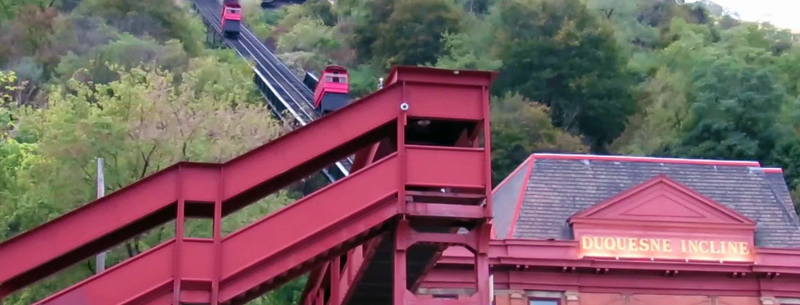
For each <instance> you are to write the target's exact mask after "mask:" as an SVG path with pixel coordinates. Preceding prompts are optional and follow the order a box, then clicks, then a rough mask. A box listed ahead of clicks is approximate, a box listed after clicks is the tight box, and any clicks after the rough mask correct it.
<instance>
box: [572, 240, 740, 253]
mask: <svg viewBox="0 0 800 305" xmlns="http://www.w3.org/2000/svg"><path fill="white" fill-rule="evenodd" d="M673 241H676V242H678V243H679V244H676V245H675V246H676V247H678V250H677V251H676V253H675V254H678V253H683V254H685V255H688V256H685V257H687V258H691V257H692V254H722V256H721V257H720V259H725V258H726V257H728V258H731V257H733V255H748V254H751V252H752V250H751V249H750V244H749V243H747V242H737V241H724V240H698V239H675V240H672V239H669V238H637V237H615V236H581V237H580V247H581V248H582V249H584V250H609V251H620V253H631V254H633V253H634V252H640V253H647V254H650V255H655V256H670V255H671V253H672V252H674V251H673V244H672V242H673ZM727 254H730V255H727Z"/></svg>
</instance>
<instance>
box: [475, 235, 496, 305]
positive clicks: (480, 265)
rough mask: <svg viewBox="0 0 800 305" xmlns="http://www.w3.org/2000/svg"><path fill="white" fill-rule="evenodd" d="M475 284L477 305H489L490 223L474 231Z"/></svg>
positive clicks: (490, 301)
mask: <svg viewBox="0 0 800 305" xmlns="http://www.w3.org/2000/svg"><path fill="white" fill-rule="evenodd" d="M475 230H476V231H477V232H475V233H476V234H475V236H476V237H477V240H476V241H475V244H476V249H475V277H476V278H475V279H476V281H475V283H477V284H476V286H477V287H475V288H476V291H477V296H478V304H481V305H482V304H491V303H492V300H491V296H490V295H489V240H490V234H491V230H492V226H491V224H490V223H483V224H481V225H480V226H479V227H478V228H476V229H475Z"/></svg>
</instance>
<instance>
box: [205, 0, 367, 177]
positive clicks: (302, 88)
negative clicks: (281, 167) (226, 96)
mask: <svg viewBox="0 0 800 305" xmlns="http://www.w3.org/2000/svg"><path fill="white" fill-rule="evenodd" d="M193 5H194V8H195V10H197V11H198V12H199V13H200V15H201V16H202V17H203V19H204V21H205V23H206V25H207V26H208V28H209V30H213V31H214V32H215V33H216V34H217V35H219V37H222V40H223V41H224V42H225V44H226V45H228V46H229V47H230V48H231V49H233V50H234V51H236V53H238V54H239V56H241V57H242V58H245V59H247V58H250V59H253V61H254V62H255V65H254V66H253V65H251V67H252V68H253V70H254V72H255V77H254V81H255V82H256V83H257V85H259V89H261V91H262V94H263V95H264V98H265V99H266V100H267V101H268V104H269V106H270V108H271V109H272V111H273V113H275V114H276V115H277V116H278V117H279V118H281V119H282V120H284V121H287V119H286V118H283V117H282V116H283V113H282V112H283V111H284V110H286V111H287V112H288V113H289V115H291V116H292V117H293V118H294V120H295V121H296V122H297V123H298V124H299V125H300V126H305V125H306V124H308V123H310V122H311V121H313V120H315V119H317V118H319V114H318V113H317V112H316V111H315V110H314V107H313V104H312V103H313V102H312V100H313V98H314V93H313V92H312V91H311V90H310V89H309V88H308V87H306V85H305V84H303V82H302V81H301V80H300V79H298V78H297V76H295V75H294V74H293V73H292V72H291V70H289V68H288V67H286V65H284V64H283V63H282V62H281V61H280V60H279V59H278V58H277V57H275V54H273V53H272V52H271V51H270V50H269V49H268V48H267V47H266V46H265V45H264V44H263V43H262V42H261V40H259V39H258V37H256V36H255V34H253V32H252V31H251V30H250V28H249V27H247V26H246V24H244V23H242V26H241V32H240V33H239V37H238V39H229V38H225V37H223V35H222V34H221V33H222V30H221V28H220V22H221V20H220V15H219V14H220V12H221V10H222V5H221V4H220V3H219V2H218V1H217V0H193ZM352 164H353V163H352V157H348V158H347V159H344V160H342V161H340V162H336V164H335V166H333V167H330V168H327V169H325V170H323V174H324V175H325V176H326V178H328V180H330V181H335V180H338V179H339V178H341V177H344V176H347V175H349V170H350V167H351V166H352Z"/></svg>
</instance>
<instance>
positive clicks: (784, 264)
mask: <svg viewBox="0 0 800 305" xmlns="http://www.w3.org/2000/svg"><path fill="white" fill-rule="evenodd" d="M489 257H490V264H491V265H492V269H493V271H492V274H494V281H495V289H530V290H555V291H566V290H572V291H581V292H609V293H612V292H613V293H664V294H700V295H729V296H730V295H754V296H756V295H761V294H764V293H766V295H775V296H781V297H798V296H800V286H798V285H797V283H800V265H798V264H797V261H800V249H766V248H757V252H756V261H755V262H753V263H743V262H725V263H718V262H717V263H714V262H707V261H706V262H703V261H689V262H686V261H676V260H655V261H650V260H625V259H620V260H615V259H591V258H582V259H581V258H579V251H578V243H577V242H576V241H555V240H553V241H545V240H538V241H537V240H494V241H492V242H491V248H490V253H489ZM473 262H474V259H473V258H472V254H471V253H469V252H468V251H466V250H465V249H463V248H457V247H451V248H449V249H447V250H446V251H445V252H444V254H443V258H442V259H441V260H440V261H439V263H438V265H437V268H436V269H434V270H433V271H432V272H431V273H429V274H428V276H426V278H425V282H424V283H423V284H422V287H425V288H465V287H471V286H473V285H474V283H475V282H474V280H473V278H472V277H470V272H469V271H464V270H463V268H464V266H469V265H472V264H473ZM548 268H549V269H548ZM571 268H574V269H571ZM509 269H510V270H512V271H508V270H509ZM523 269H525V270H523ZM597 269H608V270H609V272H608V273H607V274H597V273H596V272H595V271H596V270H597ZM547 270H552V271H547ZM666 270H675V271H677V272H678V273H677V275H676V276H675V277H671V276H665V271H666ZM776 274H777V275H778V276H777V277H775V278H770V276H775V275H776ZM733 275H737V276H733Z"/></svg>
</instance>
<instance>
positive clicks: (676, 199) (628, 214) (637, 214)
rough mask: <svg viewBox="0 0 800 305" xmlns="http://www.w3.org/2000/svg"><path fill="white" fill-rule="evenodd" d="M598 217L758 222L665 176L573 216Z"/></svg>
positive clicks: (707, 222) (581, 219)
mask: <svg viewBox="0 0 800 305" xmlns="http://www.w3.org/2000/svg"><path fill="white" fill-rule="evenodd" d="M598 220H602V221H619V222H630V221H635V222H648V223H661V224H670V223H675V224H687V223H694V224H702V225H706V226H707V225H714V224H717V225H740V226H752V227H755V222H753V221H752V220H750V219H748V218H747V217H745V216H742V215H741V214H739V213H737V212H736V211H734V210H732V209H730V208H728V207H726V206H724V205H722V204H720V203H718V202H715V201H713V200H711V199H709V198H707V197H705V196H703V195H701V194H699V193H697V192H695V191H694V190H692V189H690V188H688V187H686V186H684V185H682V184H680V183H678V182H676V181H674V180H672V179H669V178H668V177H667V176H665V175H659V176H656V177H654V178H653V179H650V180H648V181H645V182H644V183H642V184H639V185H637V186H635V187H633V188H630V189H628V190H626V191H623V192H621V193H619V194H617V195H616V196H614V197H612V198H610V199H608V200H606V201H603V202H601V203H598V204H596V205H594V206H592V207H590V208H588V209H585V210H583V211H581V212H578V213H577V214H575V215H573V216H572V217H571V218H570V219H569V221H570V223H580V222H591V221H598Z"/></svg>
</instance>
